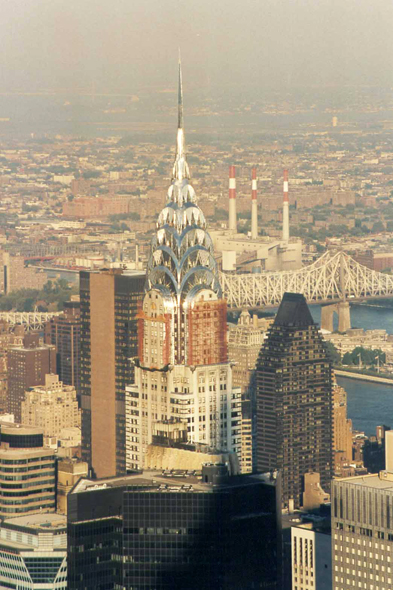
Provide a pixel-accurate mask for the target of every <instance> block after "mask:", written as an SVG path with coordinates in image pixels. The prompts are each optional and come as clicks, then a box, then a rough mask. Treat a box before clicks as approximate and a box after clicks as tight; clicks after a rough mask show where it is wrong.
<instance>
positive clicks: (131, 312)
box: [80, 269, 146, 478]
mask: <svg viewBox="0 0 393 590" xmlns="http://www.w3.org/2000/svg"><path fill="white" fill-rule="evenodd" d="M145 280H146V276H145V274H144V273H141V272H138V271H122V270H120V269H119V270H109V271H106V270H103V271H100V272H99V271H97V272H94V271H93V272H85V271H82V272H81V273H80V302H81V339H80V388H81V406H82V456H83V460H84V461H86V463H88V464H89V466H90V467H91V468H92V469H93V472H94V474H95V475H96V477H99V478H100V477H109V476H113V475H116V474H118V475H120V474H125V473H126V448H125V438H126V437H125V388H126V385H128V384H130V383H133V382H134V367H133V365H132V364H131V363H130V359H131V358H133V357H136V355H137V353H138V335H137V318H136V315H137V311H138V305H139V302H140V300H141V298H142V295H143V293H144V286H145Z"/></svg>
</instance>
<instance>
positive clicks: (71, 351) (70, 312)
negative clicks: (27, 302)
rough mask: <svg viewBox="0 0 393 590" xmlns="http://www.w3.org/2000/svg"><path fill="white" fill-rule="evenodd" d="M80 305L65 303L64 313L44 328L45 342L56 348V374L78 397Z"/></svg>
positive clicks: (77, 302)
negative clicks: (70, 386)
mask: <svg viewBox="0 0 393 590" xmlns="http://www.w3.org/2000/svg"><path fill="white" fill-rule="evenodd" d="M79 339H80V303H79V301H67V302H66V303H65V304H64V312H63V313H62V314H61V315H59V316H54V317H53V318H52V319H51V320H50V321H49V322H48V323H47V324H46V326H45V341H46V343H47V344H54V345H55V346H56V360H57V374H58V375H59V379H60V381H62V382H63V383H64V384H65V385H73V386H74V387H75V389H76V391H77V393H78V395H79V393H80V378H79Z"/></svg>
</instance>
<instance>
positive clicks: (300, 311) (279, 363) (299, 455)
mask: <svg viewBox="0 0 393 590" xmlns="http://www.w3.org/2000/svg"><path fill="white" fill-rule="evenodd" d="M332 436H333V432H332V367H331V361H330V359H329V357H328V354H327V351H326V347H325V343H324V341H323V338H322V336H321V334H320V333H319V331H318V326H317V325H316V324H314V321H313V319H312V317H311V314H310V311H309V309H308V307H307V303H306V300H305V298H304V296H303V295H300V294H296V293H285V294H284V297H283V300H282V302H281V305H280V307H279V310H278V313H277V316H276V319H275V321H274V323H273V325H272V327H271V328H270V330H269V332H268V338H267V340H266V342H265V344H264V345H263V346H262V349H261V353H260V355H259V358H258V363H257V465H258V471H262V472H265V471H270V470H273V469H280V470H282V495H283V504H284V505H285V506H288V505H289V504H290V503H291V501H292V500H293V502H294V505H295V507H299V506H300V505H301V503H302V492H303V476H304V474H305V473H308V472H317V473H319V474H320V478H321V486H322V488H323V489H324V490H325V491H328V490H329V489H330V480H331V476H332Z"/></svg>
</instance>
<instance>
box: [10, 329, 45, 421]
mask: <svg viewBox="0 0 393 590" xmlns="http://www.w3.org/2000/svg"><path fill="white" fill-rule="evenodd" d="M7 361H8V412H10V413H12V414H14V416H15V422H20V421H21V403H22V401H23V400H24V397H25V391H27V390H28V389H29V388H30V387H34V386H36V385H44V384H45V375H48V374H49V373H56V348H55V347H54V346H52V345H48V344H43V342H42V340H41V339H40V338H39V335H38V334H26V336H25V337H24V338H23V345H21V346H13V347H12V348H10V349H9V351H8V353H7Z"/></svg>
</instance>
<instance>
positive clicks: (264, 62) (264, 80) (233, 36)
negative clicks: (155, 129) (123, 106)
mask: <svg viewBox="0 0 393 590" xmlns="http://www.w3.org/2000/svg"><path fill="white" fill-rule="evenodd" d="M0 6H1V13H2V15H1V20H2V27H1V36H0V92H14V91H18V90H20V91H37V90H42V89H48V88H51V89H62V88H66V89H68V90H70V89H74V90H79V89H89V88H92V87H94V88H95V90H96V92H102V91H109V92H120V93H122V92H135V93H137V92H138V90H140V89H141V88H142V87H144V88H146V87H155V86H158V87H173V86H174V85H175V79H174V77H175V75H176V73H175V72H176V60H177V48H178V46H180V47H181V52H182V58H183V68H184V75H185V79H186V81H187V86H188V88H190V87H192V85H194V86H199V87H201V88H202V89H203V90H206V91H207V92H209V89H213V88H215V89H216V88H217V87H219V86H222V87H225V88H228V91H229V89H230V87H231V86H233V85H240V86H241V85H250V86H251V85H252V86H254V87H255V88H256V89H262V88H264V87H275V86H277V85H278V84H282V83H283V84H286V85H293V84H315V85H324V84H329V85H330V84H334V85H340V86H342V85H345V84H353V83H355V84H365V85H385V86H386V85H392V86H393V33H392V31H393V1H392V0H236V1H235V0H144V1H140V0H1V1H0Z"/></svg>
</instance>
